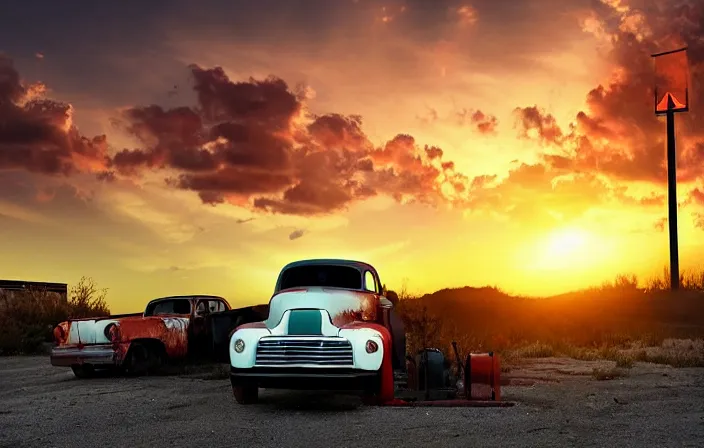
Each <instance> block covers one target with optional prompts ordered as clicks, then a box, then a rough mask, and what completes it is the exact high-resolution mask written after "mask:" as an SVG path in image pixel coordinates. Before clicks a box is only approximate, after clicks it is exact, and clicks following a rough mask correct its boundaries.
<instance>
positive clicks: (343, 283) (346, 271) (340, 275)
mask: <svg viewBox="0 0 704 448" xmlns="http://www.w3.org/2000/svg"><path fill="white" fill-rule="evenodd" d="M302 286H331V287H334V288H347V289H362V274H361V273H360V272H359V271H358V270H357V269H355V268H353V267H350V266H297V267H292V268H288V269H286V270H285V271H284V273H283V275H282V276H281V284H280V285H279V289H288V288H298V287H302Z"/></svg>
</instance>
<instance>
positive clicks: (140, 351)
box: [125, 342, 156, 376]
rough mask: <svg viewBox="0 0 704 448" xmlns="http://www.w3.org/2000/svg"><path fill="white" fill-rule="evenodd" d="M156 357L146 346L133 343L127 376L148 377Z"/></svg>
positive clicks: (128, 359)
mask: <svg viewBox="0 0 704 448" xmlns="http://www.w3.org/2000/svg"><path fill="white" fill-rule="evenodd" d="M155 356H156V355H155V354H154V353H153V352H152V350H150V347H149V346H147V345H146V344H142V343H140V342H134V343H132V345H131V347H130V350H129V353H128V355H127V362H126V366H125V367H126V371H127V374H128V375H130V376H141V375H146V374H147V373H149V370H150V369H151V367H152V365H153V364H154V357H155Z"/></svg>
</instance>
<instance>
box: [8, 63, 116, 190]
mask: <svg viewBox="0 0 704 448" xmlns="http://www.w3.org/2000/svg"><path fill="white" fill-rule="evenodd" d="M45 91H46V87H45V86H44V85H43V84H41V83H35V84H25V83H23V82H22V81H21V79H20V75H19V73H18V72H17V70H16V69H15V67H14V64H13V62H12V60H11V59H9V58H8V57H7V56H3V55H0V170H24V171H29V172H33V173H40V174H46V175H63V176H68V175H71V174H76V173H82V172H97V171H100V170H101V169H104V168H105V166H106V165H107V163H108V160H109V158H108V145H107V140H106V137H105V136H104V135H102V136H97V137H93V138H87V137H84V136H82V135H81V134H80V133H79V132H78V129H77V128H76V127H75V126H74V124H73V120H72V117H73V108H72V107H71V105H69V104H66V103H61V102H58V101H53V100H50V99H45V98H43V94H44V92H45Z"/></svg>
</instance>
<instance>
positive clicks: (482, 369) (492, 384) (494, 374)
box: [464, 352, 501, 401]
mask: <svg viewBox="0 0 704 448" xmlns="http://www.w3.org/2000/svg"><path fill="white" fill-rule="evenodd" d="M464 393H465V397H466V399H468V400H487V401H489V400H490V401H500V400H501V366H500V364H499V356H498V355H497V354H495V353H494V352H489V353H470V354H469V355H467V359H466V360H465V364H464Z"/></svg>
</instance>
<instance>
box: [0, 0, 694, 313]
mask: <svg viewBox="0 0 704 448" xmlns="http://www.w3.org/2000/svg"><path fill="white" fill-rule="evenodd" d="M1 9H2V11H1V13H0V25H1V26H0V42H1V44H0V247H2V249H3V252H2V253H3V256H2V257H0V277H1V278H6V279H24V280H34V281H51V282H63V283H69V284H75V283H76V282H77V281H78V279H80V278H81V277H82V276H87V277H91V278H92V279H93V280H94V281H95V282H96V284H97V285H98V287H101V288H107V290H108V295H107V297H108V303H109V305H110V306H111V309H112V310H113V311H115V312H127V311H135V310H140V309H142V308H143V307H144V305H145V304H146V303H147V301H149V300H151V299H153V298H156V297H159V296H164V295H171V294H190V293H202V294H218V295H222V296H224V297H225V298H227V299H228V301H229V302H230V303H231V304H232V305H233V306H245V305H251V304H255V303H262V302H264V303H265V302H267V301H268V299H269V297H270V295H271V293H272V291H273V288H274V284H275V281H276V276H277V274H278V272H279V270H280V269H281V268H282V267H283V266H284V265H285V264H286V263H288V262H291V261H295V260H298V259H305V258H317V257H326V258H329V257H332V258H351V259H359V260H363V261H367V262H370V263H372V264H373V265H374V266H376V267H377V269H378V270H379V273H380V275H381V277H382V282H384V283H385V284H386V285H387V286H388V287H389V288H391V289H399V288H401V287H402V286H404V285H405V286H406V287H407V289H408V290H409V291H411V292H414V293H429V292H432V291H435V290H437V289H441V288H445V287H460V286H465V285H474V286H483V285H496V286H499V287H501V288H503V289H504V290H506V291H508V292H511V293H516V294H524V295H534V296H535V295H549V294H557V293H562V292H566V291H569V290H575V289H579V288H584V287H587V286H590V285H594V284H599V283H601V282H603V281H605V280H611V279H613V278H614V277H615V276H616V275H618V274H631V273H632V274H636V275H638V276H639V277H640V278H641V279H644V280H645V279H647V278H648V277H651V276H653V275H661V274H662V271H663V268H664V267H666V266H667V264H668V234H667V228H668V226H667V174H666V164H665V147H666V146H665V135H666V134H665V121H664V118H662V117H657V116H655V114H654V107H655V106H654V95H653V86H654V85H655V83H656V79H660V78H657V77H656V75H655V71H654V64H653V60H652V58H651V54H653V53H656V52H659V51H668V50H673V49H678V48H681V47H683V46H685V45H686V46H688V51H687V57H688V60H689V80H690V81H689V82H690V85H689V87H690V94H689V102H690V110H689V112H687V113H683V114H678V115H677V117H676V120H677V122H676V126H677V145H678V146H677V150H678V161H677V164H678V165H677V169H678V190H677V194H678V202H679V214H678V217H679V223H678V227H679V239H680V264H681V267H682V269H683V270H692V269H698V268H701V267H702V266H700V264H699V261H698V260H699V257H697V254H698V253H701V251H702V249H704V238H703V237H704V174H702V173H704V170H703V168H704V125H702V124H701V123H703V122H704V121H702V114H703V113H704V101H702V100H704V88H701V87H700V85H701V79H702V75H703V74H704V37H703V36H704V33H703V31H704V30H702V29H701V28H702V27H704V3H702V2H700V1H698V0H492V1H486V0H465V1H460V0H405V1H404V0H394V1H382V0H326V1H324V0H259V1H257V2H250V1H245V0H229V1H225V0H202V1H200V2H187V1H185V0H172V1H165V0H152V1H149V2H144V1H137V0H126V1H121V2H53V1H48V0H44V1H38V0H27V1H25V2H22V3H16V2H15V3H14V4H13V5H12V6H9V5H4V6H2V8H1ZM658 82H659V83H660V82H662V80H660V81H658ZM703 87H704V86H703Z"/></svg>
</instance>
